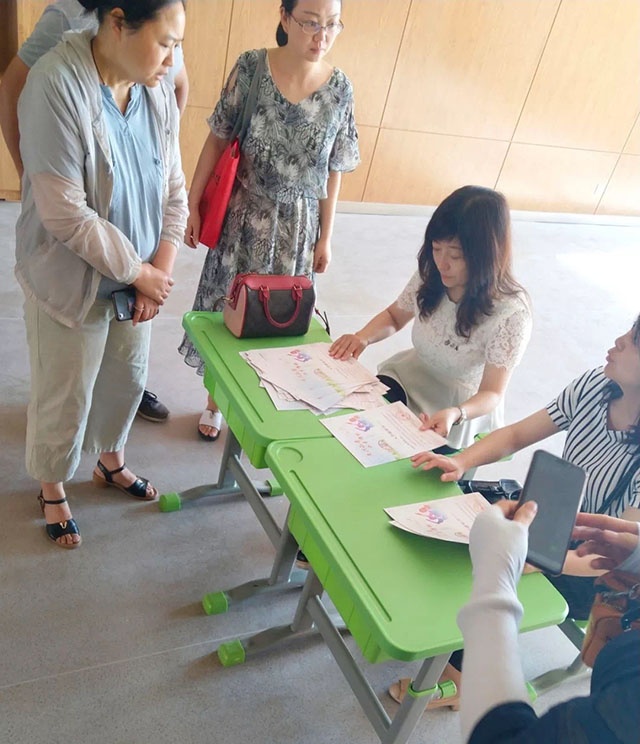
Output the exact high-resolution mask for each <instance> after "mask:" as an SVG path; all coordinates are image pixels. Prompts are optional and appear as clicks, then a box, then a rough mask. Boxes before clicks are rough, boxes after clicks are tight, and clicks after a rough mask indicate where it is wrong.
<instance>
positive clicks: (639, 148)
mask: <svg viewBox="0 0 640 744" xmlns="http://www.w3.org/2000/svg"><path fill="white" fill-rule="evenodd" d="M624 151H625V153H627V154H629V155H640V116H638V118H637V119H636V123H635V125H634V127H633V129H632V130H631V134H630V135H629V139H628V140H627V144H626V145H625V148H624Z"/></svg>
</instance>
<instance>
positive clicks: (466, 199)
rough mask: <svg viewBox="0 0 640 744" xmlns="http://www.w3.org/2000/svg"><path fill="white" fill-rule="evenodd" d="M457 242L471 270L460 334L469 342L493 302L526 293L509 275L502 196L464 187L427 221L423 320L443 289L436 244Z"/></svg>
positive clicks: (506, 211) (422, 267)
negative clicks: (441, 241) (443, 241)
mask: <svg viewBox="0 0 640 744" xmlns="http://www.w3.org/2000/svg"><path fill="white" fill-rule="evenodd" d="M454 238H457V239H458V241H459V242H460V246H461V247H462V253H463V255H464V260H465V262H466V265H467V284H466V286H465V288H464V294H463V296H462V299H461V300H460V302H459V303H458V309H457V315H456V333H457V334H458V335H459V336H462V337H464V338H469V336H470V334H471V331H472V330H473V328H474V327H475V326H476V325H478V323H479V322H480V318H481V317H482V316H483V315H491V314H492V312H493V308H494V303H495V300H496V299H498V298H499V297H501V296H507V295H516V294H520V293H523V294H525V295H526V293H525V292H524V290H523V288H522V287H521V286H520V284H518V282H517V281H516V280H515V279H514V278H513V275H512V273H511V219H510V216H509V207H508V205H507V200H506V199H505V198H504V196H503V195H502V194H500V193H498V192H497V191H493V189H487V188H484V187H482V186H463V187H462V188H460V189H457V190H456V191H454V192H453V193H452V194H450V195H449V196H448V197H447V198H446V199H445V200H444V201H443V202H442V203H441V204H440V206H439V207H438V208H437V209H436V211H435V212H434V213H433V216H432V217H431V219H430V220H429V224H428V225H427V229H426V231H425V235H424V243H423V244H422V248H421V249H420V253H419V254H418V267H419V270H420V277H421V279H422V285H421V286H420V289H419V290H418V307H419V308H420V317H422V318H425V317H428V316H429V315H431V314H432V313H433V312H434V311H435V309H436V308H437V307H438V305H439V304H440V301H441V300H442V298H443V296H444V293H445V291H446V290H445V286H444V284H443V283H442V279H441V278H440V272H439V271H438V269H437V267H436V264H435V261H434V259H433V241H434V240H435V241H438V240H452V239H454Z"/></svg>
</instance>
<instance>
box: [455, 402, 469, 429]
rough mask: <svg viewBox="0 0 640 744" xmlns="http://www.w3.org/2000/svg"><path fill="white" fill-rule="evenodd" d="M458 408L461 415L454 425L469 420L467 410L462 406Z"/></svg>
mask: <svg viewBox="0 0 640 744" xmlns="http://www.w3.org/2000/svg"><path fill="white" fill-rule="evenodd" d="M456 408H457V409H458V410H459V411H460V415H459V416H458V418H457V419H456V420H455V421H454V422H453V425H454V426H456V425H457V424H461V423H462V422H463V421H466V420H467V412H466V411H465V409H464V408H463V407H462V406H456Z"/></svg>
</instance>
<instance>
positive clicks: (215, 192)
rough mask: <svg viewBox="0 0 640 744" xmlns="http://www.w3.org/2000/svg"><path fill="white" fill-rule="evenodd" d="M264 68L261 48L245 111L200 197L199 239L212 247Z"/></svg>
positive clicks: (222, 215) (217, 236) (216, 242)
mask: <svg viewBox="0 0 640 744" xmlns="http://www.w3.org/2000/svg"><path fill="white" fill-rule="evenodd" d="M264 69H265V53H264V52H260V53H259V55H258V64H257V65H256V70H255V72H254V73H253V78H252V79H251V85H250V87H249V92H248V94H247V98H246V99H245V102H244V106H243V108H242V113H241V114H240V116H238V120H237V121H236V123H235V125H234V127H233V131H232V132H231V137H230V138H229V144H228V145H227V146H226V148H225V149H224V151H223V153H222V155H221V156H220V157H219V158H218V162H217V163H216V165H215V168H214V169H213V173H212V174H211V176H210V177H209V181H208V182H207V185H206V186H205V189H204V192H203V194H202V197H201V198H200V204H199V212H200V242H201V243H203V244H204V245H206V246H207V247H208V248H211V249H213V248H215V247H216V245H218V240H220V233H221V232H222V225H223V224H224V218H225V216H226V214H227V208H228V206H229V199H230V198H231V191H232V189H233V184H234V181H235V180H236V173H237V171H238V164H239V162H240V148H241V147H242V143H243V142H244V138H245V137H246V136H247V132H248V131H249V124H250V122H251V116H252V115H253V111H254V109H255V107H256V102H257V100H258V87H259V85H260V78H261V77H262V73H263V72H264Z"/></svg>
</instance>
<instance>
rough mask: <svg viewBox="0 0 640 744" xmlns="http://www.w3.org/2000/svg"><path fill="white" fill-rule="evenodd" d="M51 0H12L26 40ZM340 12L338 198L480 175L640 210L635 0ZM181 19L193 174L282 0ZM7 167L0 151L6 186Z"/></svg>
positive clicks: (396, 195) (538, 201) (254, 0)
mask: <svg viewBox="0 0 640 744" xmlns="http://www.w3.org/2000/svg"><path fill="white" fill-rule="evenodd" d="M15 1H16V0H14V2H15ZM44 4H45V3H44V2H43V1H42V0H38V1H37V2H35V1H34V0H17V6H18V12H17V13H16V18H17V24H18V34H17V37H18V39H22V38H24V36H25V34H26V33H27V32H28V29H29V28H30V27H31V25H32V24H33V22H34V20H35V18H37V16H38V14H39V12H40V9H41V8H42V6H43V5H44ZM2 5H3V6H4V7H5V8H6V7H10V6H11V2H9V3H2ZM1 12H2V11H0V13H1ZM343 17H344V21H345V26H346V28H345V31H344V33H343V34H342V36H340V37H339V38H338V40H337V42H336V45H335V47H334V50H333V51H332V53H331V60H332V62H334V63H335V64H336V65H338V66H339V67H341V68H342V69H343V70H344V71H345V72H346V73H347V74H348V75H349V77H350V78H351V80H352V82H353V85H354V89H355V96H356V119H357V122H358V129H359V132H360V142H361V152H362V164H361V165H360V167H359V168H358V169H357V170H356V171H355V172H354V173H352V174H349V175H347V176H346V177H345V178H344V182H343V189H342V193H341V199H343V200H352V201H365V202H390V203H396V202H400V203H409V204H434V203H437V202H438V201H439V200H441V199H442V198H443V197H444V196H446V194H447V193H449V192H450V191H451V190H452V189H454V188H456V187H458V186H461V185H463V184H465V183H478V184H483V185H486V186H491V187H494V188H498V189H500V190H502V191H503V192H504V193H505V194H506V195H507V197H508V199H509V201H510V203H511V206H512V207H513V208H515V209H534V210H537V209H539V210H550V211H572V212H585V213H590V214H593V213H602V214H605V213H606V214H640V122H639V113H640V94H639V91H640V51H639V46H638V43H639V42H638V39H640V2H638V0H345V2H344V9H343ZM187 18H188V20H187V32H186V39H185V44H184V47H185V58H186V60H187V66H188V70H189V75H190V78H191V83H192V90H191V96H190V99H189V106H188V107H187V111H186V113H185V116H184V119H183V125H182V138H181V139H182V149H183V157H184V167H185V172H186V173H187V178H189V177H190V176H191V174H192V172H193V168H194V167H195V162H196V160H197V157H198V154H199V151H200V147H201V145H202V142H203V141H204V138H205V137H206V134H207V125H206V122H205V119H206V117H207V116H208V115H209V113H210V112H211V109H212V107H213V105H214V104H215V102H216V99H217V96H218V93H219V91H220V88H221V87H222V84H223V82H224V79H225V77H226V75H228V73H229V71H230V70H231V67H232V66H233V63H234V61H235V59H236V57H237V56H238V54H239V53H240V52H241V51H242V50H244V49H248V48H251V47H261V46H272V45H273V44H274V33H275V27H276V25H277V21H278V2H277V0H189V2H188V13H187ZM0 25H2V18H0ZM6 170H7V168H6V157H5V158H4V159H3V153H2V151H0V195H2V193H3V188H4V189H5V191H6V190H7V183H9V182H10V178H9V177H8V176H7V173H6ZM14 188H17V186H14Z"/></svg>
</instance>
